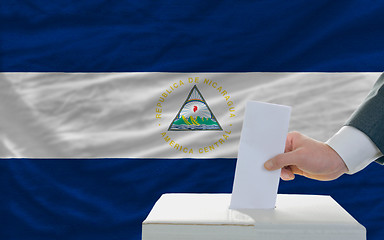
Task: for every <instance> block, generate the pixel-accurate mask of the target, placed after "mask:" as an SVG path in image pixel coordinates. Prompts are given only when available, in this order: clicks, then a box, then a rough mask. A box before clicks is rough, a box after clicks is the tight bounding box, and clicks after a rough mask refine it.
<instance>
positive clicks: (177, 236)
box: [142, 194, 366, 240]
mask: <svg viewBox="0 0 384 240" xmlns="http://www.w3.org/2000/svg"><path fill="white" fill-rule="evenodd" d="M230 200H231V195H230V194H164V195H162V196H161V198H160V199H159V200H158V201H157V202H156V204H155V206H154V207H153V209H152V210H151V212H150V213H149V215H148V216H147V218H146V219H145V220H144V222H143V224H142V240H163V239H164V240H165V239H166V240H192V239H194V240H195V239H196V240H197V239H198V240H235V239H236V240H251V239H252V240H254V239H258V240H266V239H268V240H277V239H278V240H290V239H292V240H301V239H302V240H320V239H321V240H365V239H366V231H365V228H364V227H363V226H362V225H361V224H359V223H358V222H357V221H356V220H355V219H354V218H353V217H352V216H351V215H350V214H348V212H347V211H345V210H344V209H343V208H342V207H341V206H340V205H339V204H337V203H336V201H334V200H333V199H332V198H331V197H330V196H318V195H290V194H278V196H277V201H276V208H275V209H268V210H258V209H243V210H233V209H229V204H230Z"/></svg>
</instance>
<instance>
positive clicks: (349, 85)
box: [0, 72, 380, 158]
mask: <svg viewBox="0 0 384 240" xmlns="http://www.w3.org/2000/svg"><path fill="white" fill-rule="evenodd" d="M379 75H380V73H156V72H151V73H1V74H0V76H1V81H0V101H1V104H0V115H1V118H0V129H1V132H0V157H3V158H4V157H5V158H8V157H28V158H37V157H42V158H115V157H119V158H120V157H122V158H236V157H237V148H238V143H239V137H240V131H241V126H242V118H243V113H244V107H245V104H246V102H247V101H249V100H255V101H263V102H269V103H276V104H283V105H288V106H292V117H291V122H290V130H291V131H292V130H297V131H301V132H303V133H304V134H307V135H309V136H311V137H314V138H316V139H319V140H322V141H325V140H327V138H329V137H330V136H331V135H332V134H333V133H335V132H336V131H337V130H338V129H339V128H340V127H341V126H342V124H343V123H344V122H345V121H346V120H347V118H348V117H349V115H350V114H351V113H352V111H353V110H354V109H355V108H356V107H357V106H358V105H359V104H360V103H361V101H362V100H363V99H364V97H365V96H366V94H367V93H368V91H369V89H370V88H371V86H372V85H373V83H374V81H375V80H376V79H377V78H378V77H379ZM194 86H196V87H195V90H193V89H194ZM196 89H197V90H196ZM192 90H193V91H192Z"/></svg>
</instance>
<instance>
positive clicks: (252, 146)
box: [230, 101, 291, 209]
mask: <svg viewBox="0 0 384 240" xmlns="http://www.w3.org/2000/svg"><path fill="white" fill-rule="evenodd" d="M290 113H291V107H288V106H283V105H276V104H270V103H262V102H254V101H252V102H247V105H246V108H245V116H244V122H243V128H242V131H241V136H240V144H239V153H238V158H237V163H236V172H235V180H234V183H233V191H232V197H231V204H230V208H231V209H272V208H275V203H276V197H277V189H278V186H279V179H280V172H281V170H275V171H267V170H266V169H265V168H264V163H265V162H266V161H267V160H268V159H270V158H272V157H274V156H276V155H278V154H280V153H283V152H284V148H285V140H286V137H287V133H288V125H289V117H290Z"/></svg>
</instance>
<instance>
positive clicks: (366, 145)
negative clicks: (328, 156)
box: [326, 126, 383, 174]
mask: <svg viewBox="0 0 384 240" xmlns="http://www.w3.org/2000/svg"><path fill="white" fill-rule="evenodd" d="M326 144H328V145H329V146H330V147H331V148H333V149H334V150H335V151H336V152H337V153H338V154H339V156H340V157H341V158H342V159H343V160H344V162H345V165H347V167H348V170H349V171H348V174H354V173H356V172H358V171H360V170H362V169H363V168H365V167H366V166H368V165H369V164H370V163H371V162H373V161H374V160H375V159H377V158H379V157H381V156H383V154H382V153H381V152H380V150H379V149H378V148H377V147H376V145H375V144H374V143H373V142H372V140H371V139H370V138H369V137H368V136H367V135H365V134H364V133H363V132H361V131H360V130H358V129H356V128H354V127H351V126H344V127H342V128H341V129H340V130H339V131H338V132H337V133H336V134H335V135H333V137H331V138H330V139H329V140H328V141H327V142H326Z"/></svg>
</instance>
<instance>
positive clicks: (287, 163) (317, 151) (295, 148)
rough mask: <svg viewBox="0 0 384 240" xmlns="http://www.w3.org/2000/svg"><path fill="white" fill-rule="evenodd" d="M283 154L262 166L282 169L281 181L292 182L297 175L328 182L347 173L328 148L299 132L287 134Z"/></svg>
mask: <svg viewBox="0 0 384 240" xmlns="http://www.w3.org/2000/svg"><path fill="white" fill-rule="evenodd" d="M284 152H285V153H283V154H279V155H277V156H276V157H274V158H271V159H269V160H268V161H267V162H265V164H264V167H265V168H266V169H267V170H276V169H279V168H282V169H281V178H282V179H283V180H292V179H294V178H295V174H299V175H302V176H305V177H308V178H312V179H316V180H321V181H328V180H333V179H336V178H338V177H340V176H341V175H343V174H344V173H346V172H348V168H347V166H346V165H345V163H344V161H343V159H342V158H341V157H340V156H339V155H338V154H337V153H336V152H335V151H334V150H333V149H332V148H331V147H330V146H328V145H327V144H325V143H322V142H319V141H316V140H314V139H312V138H309V137H307V136H304V135H302V134H301V133H299V132H291V133H288V135H287V140H286V143H285V151H284Z"/></svg>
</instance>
